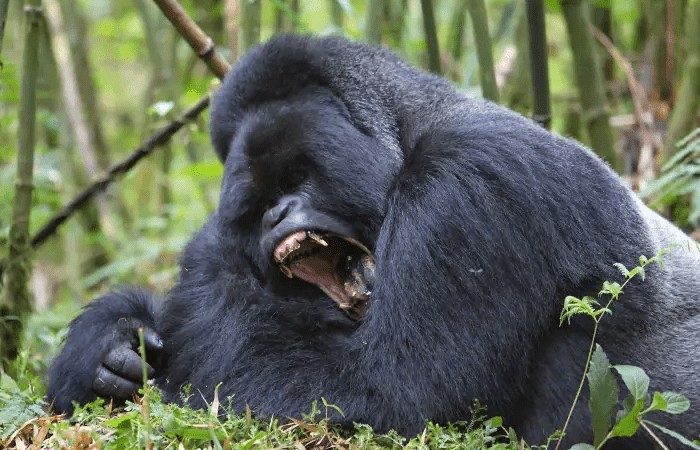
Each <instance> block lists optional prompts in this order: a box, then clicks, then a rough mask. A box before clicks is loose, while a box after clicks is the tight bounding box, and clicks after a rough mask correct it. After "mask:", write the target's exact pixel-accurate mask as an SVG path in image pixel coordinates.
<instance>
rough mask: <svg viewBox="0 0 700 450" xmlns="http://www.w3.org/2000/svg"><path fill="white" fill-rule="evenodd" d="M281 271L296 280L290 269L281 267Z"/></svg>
mask: <svg viewBox="0 0 700 450" xmlns="http://www.w3.org/2000/svg"><path fill="white" fill-rule="evenodd" d="M280 270H281V271H282V273H283V274H285V275H286V276H287V278H294V275H292V271H291V270H290V269H289V267H287V266H284V265H281V266H280Z"/></svg>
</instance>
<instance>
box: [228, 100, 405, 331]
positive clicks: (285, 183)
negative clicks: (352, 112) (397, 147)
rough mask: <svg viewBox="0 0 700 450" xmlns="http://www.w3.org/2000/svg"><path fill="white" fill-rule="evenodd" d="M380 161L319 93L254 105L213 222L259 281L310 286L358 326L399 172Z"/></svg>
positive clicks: (234, 147) (383, 153) (382, 151)
mask: <svg viewBox="0 0 700 450" xmlns="http://www.w3.org/2000/svg"><path fill="white" fill-rule="evenodd" d="M388 153H389V151H388V150H387V149H386V148H385V147H383V146H382V145H381V144H380V143H379V142H378V141H377V140H376V139H374V138H372V137H370V136H368V135H367V134H364V133H363V132H361V131H360V130H358V129H357V128H355V127H354V126H353V124H352V123H351V121H350V119H349V114H348V112H347V110H346V109H345V107H344V106H343V105H342V103H341V102H339V101H338V100H336V99H335V98H334V97H333V96H332V95H331V94H330V93H328V92H327V91H325V90H322V89H314V90H312V91H311V92H308V91H305V92H303V93H301V94H300V95H299V96H298V97H297V98H294V99H292V100H291V101H289V100H285V101H284V102H270V103H265V104H263V105H259V106H257V107H255V108H254V109H253V110H251V111H249V112H247V114H246V117H245V118H244V119H243V120H242V121H241V126H240V128H239V130H238V132H237V133H236V137H235V138H234V139H233V142H232V143H231V147H230V149H229V154H228V157H227V159H226V163H225V165H226V169H225V176H224V183H223V188H222V197H221V203H220V210H219V217H220V220H221V222H220V224H221V225H222V226H224V227H225V228H226V229H228V230H232V231H233V232H234V233H236V234H237V235H238V238H239V239H237V240H236V241H237V242H239V243H240V242H245V243H246V248H245V249H242V250H243V251H244V252H245V253H246V255H247V257H248V258H249V260H251V261H253V262H254V264H255V265H256V266H257V268H258V269H259V270H260V271H261V273H262V274H264V275H263V277H264V278H267V279H269V280H275V279H278V278H280V277H282V278H284V277H287V278H296V279H300V280H303V281H305V282H307V283H311V284H314V285H316V286H318V287H319V288H320V289H321V290H322V291H323V292H325V293H326V294H327V295H328V296H329V297H330V298H332V299H333V300H334V301H335V302H336V303H338V305H339V306H340V308H341V309H343V310H344V311H346V312H348V314H349V315H350V316H351V317H354V318H358V317H360V316H361V315H362V313H363V310H364V306H365V302H366V300H367V299H368V297H369V295H370V293H371V290H372V286H373V284H374V266H375V260H374V256H373V254H372V252H373V250H374V248H375V242H376V239H377V235H378V233H379V230H380V228H381V225H382V222H383V217H384V211H385V207H386V195H387V191H388V189H389V187H390V184H391V180H392V179H393V177H394V176H395V172H396V171H397V170H398V161H397V163H396V164H387V160H389V161H391V160H392V158H391V157H390V156H389V154H388ZM277 281H279V280H277Z"/></svg>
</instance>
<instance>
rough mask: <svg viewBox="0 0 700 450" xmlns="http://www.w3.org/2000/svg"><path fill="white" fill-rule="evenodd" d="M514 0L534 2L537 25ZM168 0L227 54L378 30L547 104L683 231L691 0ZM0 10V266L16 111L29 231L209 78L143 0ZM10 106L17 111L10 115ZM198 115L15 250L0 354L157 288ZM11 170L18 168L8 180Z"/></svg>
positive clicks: (508, 92)
mask: <svg viewBox="0 0 700 450" xmlns="http://www.w3.org/2000/svg"><path fill="white" fill-rule="evenodd" d="M528 4H530V6H531V8H532V6H533V5H534V6H535V7H536V6H537V5H538V4H541V5H543V6H544V15H543V17H544V21H543V22H542V23H539V22H538V21H537V18H538V15H537V14H536V8H535V10H534V11H533V9H531V10H530V11H528V8H527V5H528ZM32 5H34V6H38V5H41V6H42V9H41V10H40V11H37V10H34V9H32V8H31V6H32ZM181 5H182V6H183V7H184V8H185V10H186V11H187V13H188V14H189V16H190V17H191V18H193V19H194V20H195V22H196V23H197V24H198V25H199V26H200V27H201V28H202V29H203V30H204V32H205V33H206V34H207V35H208V36H210V37H211V38H212V39H213V41H214V42H215V44H216V51H217V52H219V53H220V54H221V55H222V56H223V57H224V58H226V59H227V60H228V61H230V62H232V63H233V62H235V60H236V59H237V56H238V55H240V54H242V53H244V52H245V50H246V49H247V48H248V47H250V46H251V45H254V44H255V43H256V42H257V41H259V40H263V41H264V40H265V39H267V38H269V37H270V36H272V35H274V34H275V33H278V32H299V33H314V34H320V35H326V34H339V35H346V36H348V37H350V38H353V39H357V40H363V41H368V42H371V43H375V44H379V45H384V46H387V47H390V48H392V49H394V50H395V51H396V52H398V53H399V54H401V55H402V56H403V57H404V58H405V59H407V60H408V61H410V62H411V63H413V64H415V65H418V66H421V67H424V68H425V69H426V70H430V71H432V72H435V73H439V74H441V75H443V76H444V77H446V78H448V79H450V80H452V81H453V82H454V83H455V85H456V86H457V87H458V88H459V89H461V90H462V91H464V92H465V93H466V94H468V95H472V96H485V97H487V98H490V99H493V100H494V101H498V102H500V103H502V104H504V105H506V106H508V107H510V108H512V109H514V110H516V111H519V112H520V113H522V114H525V115H528V116H531V117H533V118H534V119H537V120H538V121H540V122H542V123H544V124H548V123H549V116H548V112H547V109H546V108H545V109H538V110H536V109H535V105H539V107H542V106H543V105H544V106H545V107H546V105H551V129H552V130H553V131H554V132H556V133H560V134H563V135H566V136H571V137H574V138H576V139H578V140H581V141H582V142H584V143H586V144H587V145H589V146H591V147H592V148H594V150H595V151H596V152H598V153H599V154H600V155H601V156H603V157H605V158H606V159H607V160H608V161H609V162H610V164H611V165H612V166H613V167H614V168H615V169H616V170H618V171H619V172H620V173H621V174H622V175H623V176H624V177H625V179H626V180H628V181H629V183H630V185H631V186H633V187H634V188H635V189H637V190H644V192H643V194H644V196H645V198H646V199H648V200H649V201H653V202H654V205H656V207H657V208H658V209H660V210H661V211H662V212H663V213H665V214H666V215H670V216H671V217H672V218H673V219H674V220H675V221H676V222H677V223H678V224H679V225H680V226H681V227H683V228H684V229H685V230H686V231H688V232H693V231H696V230H697V228H698V226H699V219H700V181H699V179H700V144H699V143H698V142H699V139H698V133H697V131H696V132H695V134H694V135H691V137H690V138H688V139H686V140H685V141H684V144H683V145H682V146H681V147H677V146H676V145H675V143H676V142H678V141H679V140H680V139H681V138H683V136H686V135H688V134H689V133H691V132H692V131H693V130H694V129H695V128H696V127H697V126H698V107H699V106H698V103H699V95H698V92H699V91H700V38H699V36H700V0H667V1H663V0H615V1H612V0H607V1H606V0H590V1H585V0H561V1H544V2H538V1H529V2H525V1H523V0H488V1H474V0H434V1H430V0H368V1H360V0H264V1H249V0H219V1H215V0H182V2H181ZM23 6H24V7H23ZM27 6H29V8H27ZM528 12H529V13H530V14H528ZM0 17H2V18H3V19H6V20H5V21H4V30H3V28H0V61H2V67H1V68H0V258H2V259H3V265H2V268H3V269H4V272H5V278H6V280H7V279H8V278H9V277H10V275H9V273H10V271H11V270H10V269H9V266H10V265H9V264H8V261H9V260H11V258H8V254H9V250H8V248H9V247H10V245H9V243H8V240H9V236H10V234H11V233H10V228H11V223H12V220H13V219H12V218H13V214H15V217H16V214H17V213H16V209H17V208H18V203H17V200H13V198H14V192H15V184H16V177H17V173H18V167H19V168H20V172H21V171H22V169H21V168H22V165H23V164H26V161H27V156H26V153H23V152H25V151H27V148H26V145H24V144H26V142H27V133H26V131H27V130H28V128H27V126H26V125H24V124H25V123H27V122H23V120H28V117H33V118H35V121H36V122H35V123H36V126H35V136H34V142H35V146H34V153H33V160H32V159H29V162H30V164H31V166H29V173H32V172H33V180H30V181H31V182H32V183H33V185H34V189H33V194H32V195H33V196H32V199H31V209H30V211H29V212H30V220H29V235H30V236H34V235H35V233H37V231H39V230H40V229H41V228H42V227H43V226H44V224H45V223H46V222H47V221H48V220H49V219H51V218H52V217H54V216H55V215H56V214H57V213H59V211H60V210H61V208H62V207H63V206H64V205H65V204H67V203H68V202H69V201H70V200H71V199H73V197H74V196H75V195H76V194H77V193H78V192H79V191H80V190H82V189H84V188H85V187H86V186H88V185H90V184H91V183H93V182H95V181H96V180H99V179H100V178H101V177H103V176H104V175H105V174H106V173H107V171H108V169H109V167H110V166H111V165H113V164H115V163H116V162H119V161H120V160H122V159H124V158H126V157H127V156H128V155H129V154H131V152H132V151H133V150H134V149H137V148H138V147H139V146H141V144H142V143H143V142H144V141H146V140H147V139H148V138H149V136H151V135H152V134H153V133H154V132H155V131H157V130H158V129H159V128H161V127H163V126H164V125H166V124H168V123H169V122H170V121H171V120H173V119H175V118H176V117H178V115H179V114H181V113H182V112H183V111H184V110H185V109H186V108H188V107H190V106H191V105H193V104H195V103H197V102H198V101H199V100H200V99H201V98H202V97H203V96H206V95H207V94H208V93H210V92H212V91H213V90H214V89H215V88H216V85H217V83H218V81H217V77H216V76H215V75H214V74H213V73H212V72H211V71H210V70H209V69H208V67H207V65H206V64H204V63H203V62H202V61H201V60H200V59H199V58H198V56H197V55H196V54H195V52H193V51H192V49H191V48H190V47H189V46H188V44H187V42H186V41H185V40H184V39H183V38H182V36H181V35H180V34H178V32H177V31H176V29H175V28H174V27H173V26H172V24H171V23H170V22H169V21H168V19H167V18H166V17H165V16H164V15H163V14H162V13H161V11H160V10H159V9H158V7H157V6H156V4H155V3H154V2H151V1H149V0H132V1H123V0H122V1H116V0H41V1H39V0H32V1H24V2H22V1H18V0H13V1H9V0H0ZM32 21H35V23H36V26H31V23H32ZM542 25H544V28H543V27H542ZM545 30H546V46H542V49H544V50H545V51H544V52H543V53H541V54H540V53H538V52H536V51H532V49H531V47H530V45H529V44H530V41H531V40H530V38H529V37H530V36H532V37H533V38H534V37H535V35H538V36H542V35H541V33H542V32H544V31H545ZM535 40H536V39H535ZM543 43H544V42H543ZM35 44H36V49H37V52H38V53H37V58H36V61H37V66H36V70H35V72H31V73H26V72H25V73H23V69H22V67H23V65H22V58H23V55H24V57H25V58H26V55H27V51H28V49H30V48H33V46H34V45H35ZM535 44H536V42H535ZM532 48H535V47H532ZM29 54H30V55H31V53H29ZM24 67H28V66H27V65H26V64H25V66H24ZM34 77H35V78H34ZM533 77H534V80H536V81H535V82H534V83H533V81H532V80H533ZM30 78H31V79H35V80H36V105H35V107H36V108H35V112H34V111H33V110H31V105H28V104H27V103H25V102H26V101H27V99H26V98H23V97H22V96H21V95H20V92H21V84H22V82H23V81H25V82H26V81H27V80H28V79H30ZM547 79H548V83H547V82H546V81H547ZM542 80H544V81H545V84H544V85H543V84H542ZM533 85H534V86H536V88H535V89H533ZM547 86H548V89H549V91H547ZM23 108H24V109H23ZM26 108H30V109H29V111H30V113H29V115H25V116H24V119H21V118H20V116H21V114H20V111H21V110H24V111H26ZM207 117H208V114H207V113H206V112H204V113H202V114H200V115H199V116H198V117H196V118H195V119H194V120H193V121H191V122H189V123H187V124H186V125H185V126H184V127H183V128H182V129H181V130H180V131H179V132H178V133H177V134H175V135H174V136H173V138H172V139H171V140H169V141H168V142H166V143H164V145H160V146H158V148H156V149H155V150H154V151H153V153H152V154H151V155H149V156H148V157H147V158H144V159H143V160H141V161H140V162H139V164H138V165H136V166H135V167H134V168H133V169H132V170H130V171H128V172H127V173H126V174H125V175H124V176H123V177H120V178H119V179H118V181H116V182H115V183H112V184H109V186H108V187H107V189H106V190H105V191H104V192H101V193H99V194H98V195H96V196H95V197H94V198H93V201H90V202H89V203H88V204H87V207H85V208H82V209H80V210H79V211H78V212H77V213H76V214H75V215H73V216H71V217H70V219H69V220H68V221H67V222H66V223H65V224H64V225H63V226H62V227H60V228H59V229H58V231H57V232H56V233H54V234H52V235H50V236H48V238H46V239H44V240H41V241H40V242H34V245H33V247H34V251H33V252H31V255H30V260H29V261H30V262H29V263H20V264H18V269H17V270H19V271H20V272H22V270H24V269H26V268H30V269H31V277H30V278H29V281H28V285H29V288H30V295H29V296H28V297H27V298H31V309H32V310H33V311H35V313H33V314H30V315H26V316H25V315H24V310H23V308H24V309H26V308H25V306H27V305H22V304H21V299H18V298H17V297H16V292H17V291H16V289H17V287H16V286H11V283H9V282H6V283H5V286H4V288H3V291H2V292H0V299H2V300H0V305H2V308H3V309H2V310H0V311H2V314H0V327H2V328H3V329H16V328H15V327H14V326H13V325H12V324H17V323H19V322H18V321H19V320H21V321H22V322H23V323H25V326H24V333H25V339H24V340H23V341H22V344H21V345H17V344H19V343H18V342H14V343H9V342H8V341H7V339H9V338H10V337H9V336H11V334H6V333H5V334H4V336H5V342H4V345H3V352H4V354H5V356H13V354H14V351H8V348H9V347H13V348H19V350H20V351H21V352H25V354H26V355H29V356H28V363H29V365H30V366H31V367H32V368H33V369H34V370H35V371H36V373H41V372H42V371H43V370H44V369H45V367H46V364H47V361H48V360H49V359H50V358H51V357H52V356H53V354H54V352H55V351H56V350H57V349H58V347H59V345H60V339H61V338H62V331H61V330H62V329H63V328H64V327H65V325H66V324H67V322H68V321H69V320H70V318H72V317H73V316H74V315H75V314H77V312H78V309H79V308H80V307H81V306H82V305H84V304H85V303H86V302H87V301H89V300H90V299H91V298H93V297H94V296H95V295H97V294H98V293H99V292H101V291H103V290H104V289H106V288H107V287H108V286H113V285H119V284H143V285H146V286H148V287H150V288H152V289H154V290H156V291H160V292H164V291H166V290H167V289H168V287H169V286H171V285H172V284H173V282H174V279H175V277H176V276H177V266H176V262H177V258H178V254H179V252H180V250H181V249H182V247H183V246H184V245H185V243H186V242H187V241H188V239H189V238H190V236H191V235H192V234H193V233H194V232H195V231H197V229H198V228H199V227H200V226H201V225H202V224H203V222H204V221H205V218H206V216H207V214H209V213H210V212H211V211H212V210H213V209H214V208H215V205H216V204H217V196H218V189H219V181H220V174H221V165H220V163H219V161H218V160H217V159H216V157H215V155H214V153H213V151H212V149H211V146H210V144H209V138H208V124H207V120H208V119H207ZM23 132H24V134H23ZM18 134H19V135H20V139H19V140H18ZM22 136H24V137H22ZM30 138H31V136H30ZM30 141H31V139H30ZM23 142H24V144H23ZM679 149H680V150H681V153H677V152H678V151H679ZM30 150H31V149H30ZM22 155H24V156H22ZM674 155H676V157H675V158H674ZM18 161H20V162H19V163H18ZM669 162H670V164H669ZM25 169H26V168H25ZM24 173H25V175H26V173H27V171H26V170H25V172H24ZM659 176H661V178H659ZM20 179H21V180H24V181H22V182H21V183H19V184H18V185H20V186H23V185H24V184H26V181H27V180H26V177H25V178H21V177H20ZM654 180H656V181H654ZM23 183H24V184H23ZM13 208H14V209H15V213H13ZM19 208H21V205H20V206H19ZM20 251H22V252H23V251H24V250H22V249H20ZM19 280H20V281H21V276H20V278H19ZM20 289H21V288H20ZM13 295H15V297H13Z"/></svg>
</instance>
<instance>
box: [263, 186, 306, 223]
mask: <svg viewBox="0 0 700 450" xmlns="http://www.w3.org/2000/svg"><path fill="white" fill-rule="evenodd" d="M306 202H307V200H306V198H305V197H302V196H300V195H285V196H284V197H282V198H281V199H280V200H279V203H277V205H276V206H274V207H272V208H270V209H269V210H268V211H267V212H266V213H265V215H264V216H263V220H262V225H263V228H264V229H265V230H268V231H269V230H271V229H273V228H274V227H276V226H277V225H279V223H280V222H282V221H283V220H284V219H285V217H287V216H288V215H289V214H290V213H292V212H293V211H296V210H299V209H301V208H303V207H304V205H305V204H306Z"/></svg>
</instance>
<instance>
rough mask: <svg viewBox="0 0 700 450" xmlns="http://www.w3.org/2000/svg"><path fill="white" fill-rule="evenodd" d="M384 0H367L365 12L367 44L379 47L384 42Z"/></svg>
mask: <svg viewBox="0 0 700 450" xmlns="http://www.w3.org/2000/svg"><path fill="white" fill-rule="evenodd" d="M382 7H383V0H367V11H365V38H366V39H367V42H369V43H370V44H374V45H379V44H381V42H382Z"/></svg>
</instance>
